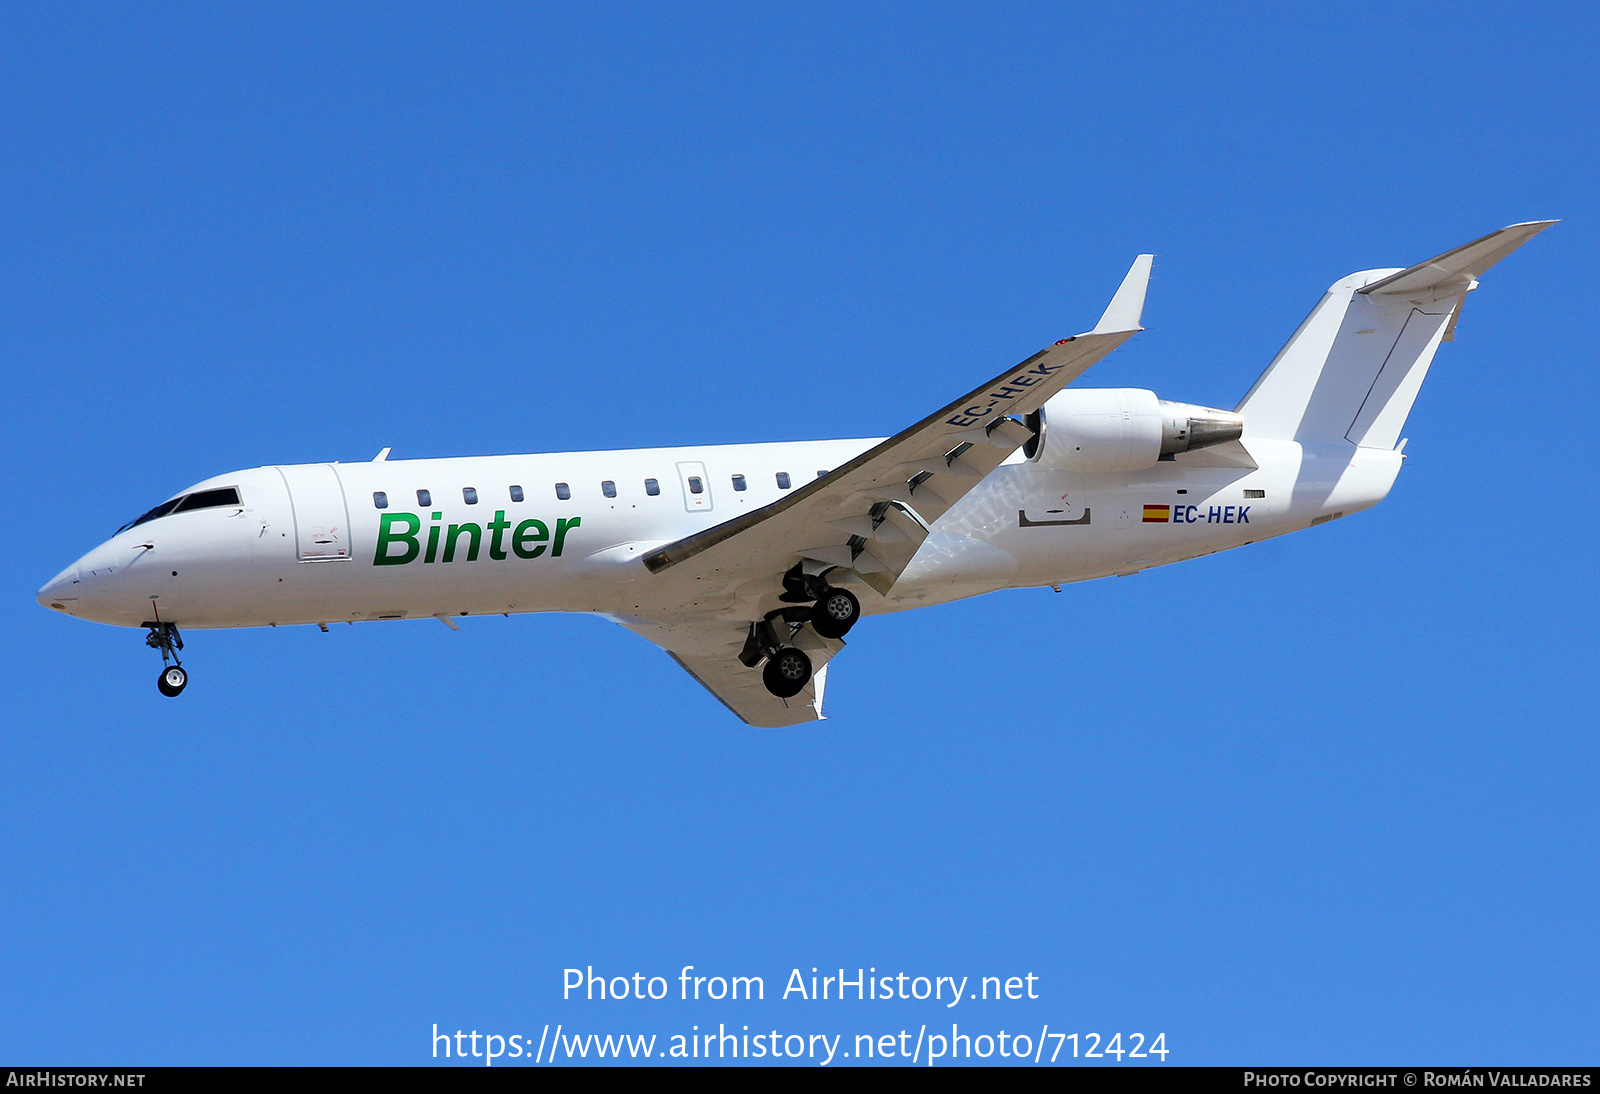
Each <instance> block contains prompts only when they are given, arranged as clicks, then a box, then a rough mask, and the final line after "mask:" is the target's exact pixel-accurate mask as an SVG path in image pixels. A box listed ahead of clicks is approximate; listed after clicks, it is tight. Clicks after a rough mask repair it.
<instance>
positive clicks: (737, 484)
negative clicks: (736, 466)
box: [733, 475, 745, 490]
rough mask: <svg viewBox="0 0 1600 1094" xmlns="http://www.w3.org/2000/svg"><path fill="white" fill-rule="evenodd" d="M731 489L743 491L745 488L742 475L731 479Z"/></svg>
mask: <svg viewBox="0 0 1600 1094" xmlns="http://www.w3.org/2000/svg"><path fill="white" fill-rule="evenodd" d="M733 488H734V489H735V490H743V489H744V488H745V481H744V476H743V475H735V476H734V477H733Z"/></svg>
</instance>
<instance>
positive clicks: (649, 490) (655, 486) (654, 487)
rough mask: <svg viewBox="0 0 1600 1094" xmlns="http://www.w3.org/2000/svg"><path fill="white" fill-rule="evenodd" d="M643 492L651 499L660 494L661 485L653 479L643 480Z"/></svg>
mask: <svg viewBox="0 0 1600 1094" xmlns="http://www.w3.org/2000/svg"><path fill="white" fill-rule="evenodd" d="M644 492H645V493H646V494H649V495H650V496H651V497H652V498H653V497H655V496H656V495H657V494H659V493H661V484H660V483H659V482H657V481H656V480H655V479H645V480H644Z"/></svg>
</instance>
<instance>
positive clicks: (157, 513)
mask: <svg viewBox="0 0 1600 1094" xmlns="http://www.w3.org/2000/svg"><path fill="white" fill-rule="evenodd" d="M182 500H183V499H182V498H173V499H172V500H171V501H164V502H162V503H161V504H160V505H158V506H156V507H155V508H154V509H152V510H150V511H149V512H148V513H146V514H145V515H144V516H142V517H136V518H135V519H133V520H130V521H129V522H128V523H127V524H124V525H123V526H122V527H121V528H118V529H117V531H119V532H126V531H127V530H128V529H129V528H137V527H139V525H141V524H143V523H144V522H145V521H147V520H155V519H156V518H157V517H164V516H166V515H167V514H168V513H170V512H172V511H173V510H174V509H176V508H177V507H178V503H179V502H180V501H182Z"/></svg>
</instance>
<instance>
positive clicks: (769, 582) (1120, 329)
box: [616, 255, 1153, 728]
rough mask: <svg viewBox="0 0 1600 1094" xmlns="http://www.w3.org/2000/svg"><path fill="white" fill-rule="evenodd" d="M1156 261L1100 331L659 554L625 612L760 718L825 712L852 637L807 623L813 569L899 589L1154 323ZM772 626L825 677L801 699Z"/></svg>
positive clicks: (804, 717) (650, 556) (1040, 356)
mask: <svg viewBox="0 0 1600 1094" xmlns="http://www.w3.org/2000/svg"><path fill="white" fill-rule="evenodd" d="M1152 258H1153V256H1151V255H1140V256H1139V257H1138V258H1137V259H1135V260H1134V263H1133V266H1132V268H1131V269H1130V270H1129V271H1128V274H1127V276H1126V277H1125V278H1124V279H1123V281H1122V285H1121V287H1120V288H1119V289H1118V290H1117V293H1116V295H1115V296H1114V297H1112V300H1111V303H1110V305H1108V306H1107V308H1106V310H1105V313H1104V314H1103V315H1102V316H1101V317H1100V321H1099V323H1097V324H1096V325H1095V327H1094V329H1093V330H1090V331H1088V332H1087V333H1084V334H1079V335H1076V336H1074V337H1072V338H1064V339H1062V340H1061V341H1059V342H1057V343H1056V344H1055V345H1053V346H1050V347H1048V348H1046V349H1043V350H1040V351H1039V352H1038V353H1036V354H1034V355H1033V356H1032V357H1029V358H1028V359H1027V360H1026V361H1023V362H1022V363H1021V364H1019V365H1017V366H1015V367H1014V368H1010V369H1007V370H1006V371H1005V372H1002V373H1001V374H1000V375H998V376H996V377H995V378H994V379H992V380H990V381H989V382H988V383H986V384H983V385H981V386H979V387H977V388H974V389H973V390H972V391H970V392H968V393H967V394H965V395H963V396H962V397H961V398H959V399H956V400H954V401H953V402H950V403H948V404H947V405H945V406H944V407H943V408H941V409H940V410H938V411H936V412H935V413H933V414H930V415H929V416H928V417H926V418H924V419H923V420H922V421H920V422H918V423H917V424H915V425H913V426H911V427H910V428H909V429H904V430H902V431H900V432H899V433H897V434H895V435H894V436H893V437H890V438H889V439H888V440H886V441H883V442H881V443H879V444H877V445H875V446H873V447H872V448H871V449H869V450H867V451H866V452H863V453H862V454H861V455H859V456H856V457H855V458H854V459H852V460H850V461H848V462H847V463H845V464H844V465H842V466H840V467H837V468H835V469H833V470H832V471H830V472H828V473H827V474H826V475H824V476H822V477H820V478H817V479H814V480H812V481H811V482H809V483H807V484H806V485H805V486H803V487H801V488H800V489H798V490H795V491H794V492H793V493H792V494H789V495H787V496H785V497H783V498H781V499H780V500H778V501H776V502H773V503H772V504H770V505H767V506H763V507H762V508H760V509H756V510H753V511H751V512H749V513H745V514H742V515H740V516H738V517H735V518H734V519H733V520H729V521H726V522H724V523H722V524H718V525H715V526H713V527H711V528H708V529H706V530H704V531H702V532H698V533H696V534H694V535H691V536H686V537H684V538H683V539H680V540H677V541H675V542H672V543H668V544H665V545H663V546H660V547H657V548H655V549H653V550H651V551H650V552H648V553H647V554H646V555H645V556H644V559H643V561H644V565H645V567H646V569H647V570H648V572H649V575H650V576H649V577H648V578H646V579H645V580H644V581H643V582H641V583H639V585H638V586H637V589H638V593H639V601H640V602H639V603H638V605H637V609H636V610H637V613H638V614H636V615H633V616H630V617H628V618H617V619H616V621H617V622H619V623H621V624H622V625H623V626H626V627H628V629H630V630H632V631H633V632H634V633H635V634H638V635H640V636H642V637H644V638H648V639H649V640H650V641H652V642H654V643H655V644H656V645H658V646H660V647H661V648H662V649H664V650H666V651H667V653H668V654H670V655H671V656H672V658H673V660H675V661H677V662H678V664H679V665H681V666H682V667H683V668H684V669H685V670H686V671H687V672H688V673H689V674H690V675H692V676H693V677H694V678H695V679H696V680H698V681H699V682H700V683H701V684H702V685H703V686H704V687H705V688H706V689H707V690H708V691H710V692H711V693H712V694H713V695H715V696H716V697H717V698H718V699H719V700H721V701H722V702H723V704H725V705H726V706H727V707H728V708H729V709H730V710H732V711H733V712H734V713H735V714H737V715H738V716H739V717H740V718H741V719H743V720H744V721H746V722H748V723H749V724H751V725H755V726H763V727H774V728H775V727H779V726H788V725H794V724H796V723H799V722H804V721H811V720H814V719H818V718H821V717H822V716H823V715H822V693H823V688H824V685H825V682H826V679H827V673H826V668H827V662H828V660H829V659H830V658H831V657H832V656H833V655H834V654H836V653H837V652H838V651H839V650H841V649H843V648H844V642H843V641H841V640H837V639H823V638H821V637H819V636H818V635H816V634H815V633H814V632H813V631H812V630H811V628H810V627H806V626H802V625H801V623H802V622H803V621H804V619H806V618H807V616H808V614H809V608H807V607H803V606H802V605H803V603H804V602H805V601H807V600H809V599H810V598H809V597H807V596H805V595H804V594H803V592H802V591H801V590H802V589H803V587H804V586H803V578H802V577H801V576H800V575H812V576H815V575H828V576H827V580H828V581H829V582H831V583H833V584H841V583H843V582H844V580H845V579H844V577H843V576H842V575H843V574H853V575H855V576H856V577H859V578H860V581H861V583H862V584H864V585H865V586H867V587H869V588H871V589H874V590H876V591H877V592H878V593H880V594H885V595H887V593H888V592H889V590H890V589H891V588H892V587H893V586H894V583H895V581H896V580H898V578H899V576H900V574H901V573H902V571H904V570H905V568H906V566H907V565H908V564H909V563H910V562H911V559H912V556H914V555H915V554H916V553H917V549H918V548H919V547H921V546H922V542H923V540H924V539H926V538H927V535H928V529H929V527H930V526H931V525H932V524H933V523H934V522H935V521H937V520H938V519H939V518H940V517H942V516H943V515H944V514H945V513H946V512H948V511H949V510H950V508H951V507H952V506H954V505H955V504H956V503H957V502H958V501H960V500H961V498H962V497H963V496H964V495H965V494H966V493H967V491H969V490H971V489H972V488H973V487H974V486H976V485H977V484H978V483H979V482H981V481H982V480H983V479H984V477H985V476H987V475H988V474H989V473H990V472H991V471H993V470H994V469H995V468H996V467H998V466H999V465H1000V464H1001V463H1002V462H1003V461H1004V460H1005V459H1006V458H1007V457H1008V456H1010V455H1011V454H1012V453H1013V452H1014V451H1016V450H1017V448H1019V447H1020V446H1021V445H1023V444H1025V443H1026V442H1027V441H1029V440H1030V439H1032V437H1033V435H1034V434H1033V430H1032V429H1030V428H1029V427H1027V426H1026V425H1024V424H1023V423H1022V421H1020V420H1019V419H1021V418H1023V417H1025V416H1027V415H1029V414H1032V413H1033V412H1034V411H1036V410H1038V409H1039V408H1040V407H1042V406H1043V405H1044V403H1045V401H1046V400H1048V399H1049V398H1050V397H1051V396H1052V395H1054V394H1056V392H1058V391H1060V390H1061V389H1062V388H1063V387H1065V386H1066V385H1067V384H1068V383H1070V382H1071V381H1073V380H1075V379H1077V378H1078V377H1079V376H1081V375H1082V374H1083V373H1084V371H1085V370H1087V369H1088V368H1089V367H1090V366H1091V365H1093V364H1094V363H1095V362H1096V361H1098V360H1100V359H1101V358H1102V357H1104V356H1105V355H1106V354H1108V353H1110V352H1111V351H1112V350H1114V349H1116V348H1117V347H1118V346H1119V345H1121V344H1122V343H1123V342H1125V341H1127V340H1128V339H1129V338H1131V337H1132V336H1133V335H1134V334H1136V333H1138V331H1139V330H1141V329H1142V328H1141V327H1140V326H1139V320H1140V317H1141V315H1142V314H1143V311H1144V298H1145V289H1146V287H1147V285H1148V283H1149V278H1150V265H1151V261H1152ZM785 594H788V595H785ZM761 627H771V628H772V630H771V631H770V632H768V634H769V635H770V636H771V637H772V638H774V639H777V640H778V641H777V642H775V643H773V644H791V645H794V646H797V647H799V648H801V649H803V650H805V651H806V653H807V655H808V656H809V657H810V658H811V663H812V667H813V676H812V679H811V682H810V683H808V684H807V685H806V688H805V690H803V691H802V692H801V693H800V694H799V695H797V696H795V697H794V698H792V699H788V700H785V699H780V698H778V697H776V696H774V695H772V694H770V693H769V692H768V691H767V690H766V688H765V686H763V684H762V681H761V673H760V672H757V671H754V667H755V665H756V663H757V662H758V661H759V660H760V657H761V654H760V653H759V647H760V645H761V643H760V642H758V637H760V636H759V634H758V631H759V628H761ZM780 629H781V633H780ZM769 648H770V646H769Z"/></svg>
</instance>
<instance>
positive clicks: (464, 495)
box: [461, 486, 478, 505]
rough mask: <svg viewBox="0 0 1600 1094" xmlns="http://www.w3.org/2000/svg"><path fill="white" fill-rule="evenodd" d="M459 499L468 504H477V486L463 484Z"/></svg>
mask: <svg viewBox="0 0 1600 1094" xmlns="http://www.w3.org/2000/svg"><path fill="white" fill-rule="evenodd" d="M461 500H462V501H464V502H466V503H467V504H468V505H477V504H478V488H477V487H475V486H463V487H462V488H461Z"/></svg>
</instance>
